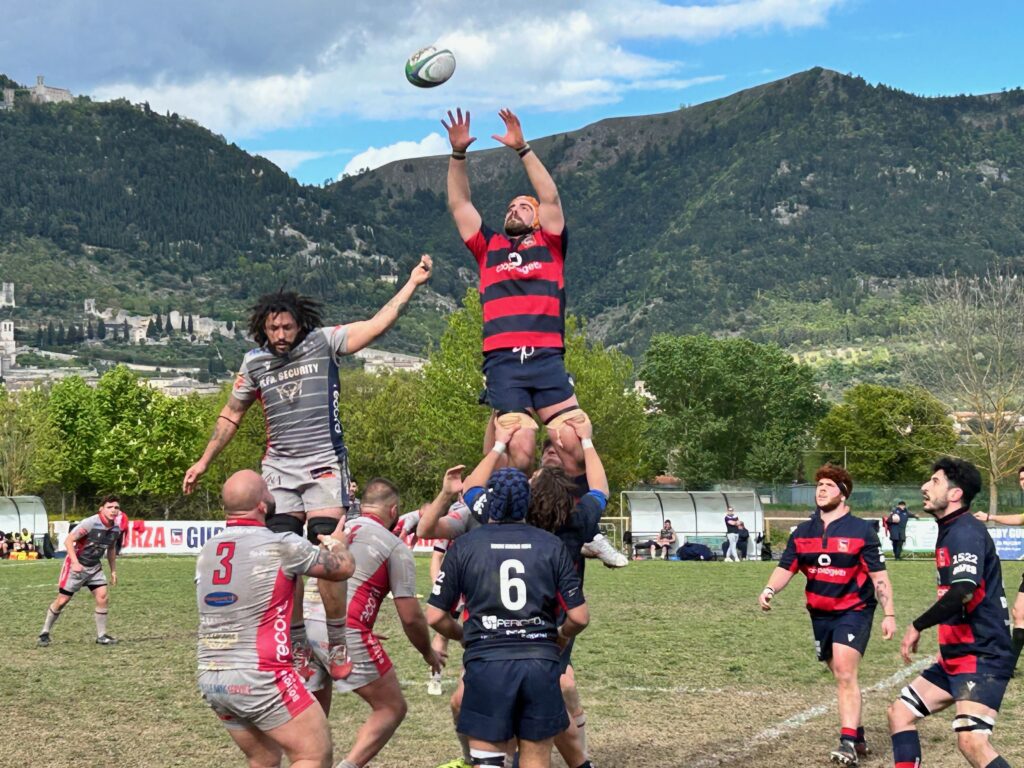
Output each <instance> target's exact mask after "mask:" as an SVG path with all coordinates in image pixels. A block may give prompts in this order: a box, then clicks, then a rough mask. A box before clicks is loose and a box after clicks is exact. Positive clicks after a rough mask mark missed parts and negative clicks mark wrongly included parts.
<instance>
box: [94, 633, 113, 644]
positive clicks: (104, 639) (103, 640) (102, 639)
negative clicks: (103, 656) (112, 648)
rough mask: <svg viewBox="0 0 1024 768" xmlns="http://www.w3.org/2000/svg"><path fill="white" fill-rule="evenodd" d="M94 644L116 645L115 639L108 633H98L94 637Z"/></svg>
mask: <svg viewBox="0 0 1024 768" xmlns="http://www.w3.org/2000/svg"><path fill="white" fill-rule="evenodd" d="M96 645H117V640H116V639H115V638H113V637H111V636H110V635H100V636H99V637H97V638H96Z"/></svg>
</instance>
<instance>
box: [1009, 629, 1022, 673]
mask: <svg viewBox="0 0 1024 768" xmlns="http://www.w3.org/2000/svg"><path fill="white" fill-rule="evenodd" d="M1012 637H1013V660H1014V663H1015V664H1016V661H1017V659H1019V658H1020V651H1021V648H1024V627H1014V628H1013V635H1012Z"/></svg>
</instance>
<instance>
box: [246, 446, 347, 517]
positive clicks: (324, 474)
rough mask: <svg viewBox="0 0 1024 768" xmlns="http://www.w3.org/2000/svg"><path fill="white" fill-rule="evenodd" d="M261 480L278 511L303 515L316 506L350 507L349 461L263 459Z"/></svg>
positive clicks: (323, 507) (321, 507) (343, 459)
mask: <svg viewBox="0 0 1024 768" xmlns="http://www.w3.org/2000/svg"><path fill="white" fill-rule="evenodd" d="M263 480H264V481H265V482H266V483H267V488H269V489H270V493H271V494H273V496H274V504H275V507H276V509H275V511H276V512H277V513H279V514H295V513H297V512H298V513H302V514H306V513H307V512H308V511H312V510H315V509H331V508H335V509H339V508H343V507H347V506H349V498H348V483H349V471H348V460H347V459H345V458H341V459H335V460H333V461H327V462H313V463H310V462H308V461H306V462H303V461H301V460H298V459H265V460H264V461H263Z"/></svg>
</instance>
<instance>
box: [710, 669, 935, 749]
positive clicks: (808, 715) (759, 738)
mask: <svg viewBox="0 0 1024 768" xmlns="http://www.w3.org/2000/svg"><path fill="white" fill-rule="evenodd" d="M934 661H935V658H934V656H929V657H928V658H926V659H920V660H918V661H916V662H914V663H913V664H911V665H910V666H908V667H904V668H903V669H901V670H899V671H898V672H895V673H893V674H892V675H890V676H889V677H887V678H885V679H884V680H879V681H878V682H877V683H875V684H874V685H872V686H870V687H869V688H863V689H861V693H864V694H870V693H878V692H879V691H884V690H886V689H888V688H894V687H896V686H897V685H899V684H900V683H902V682H903V681H904V680H906V679H907V678H909V677H911V676H912V675H915V674H917V673H918V672H920V671H921V670H922V669H924V668H925V667H927V666H929V665H931V664H933V663H934ZM835 706H836V703H835V701H832V702H830V703H828V704H817V705H815V706H813V707H809V708H807V709H805V710H804V711H803V712H797V713H796V714H795V715H791V716H790V717H787V718H786V719H785V720H783V721H782V722H780V723H776V724H775V725H773V726H770V727H768V728H765V729H764V730H763V731H761V732H760V733H759V734H757V735H756V736H754V738H752V739H751V740H750V741H749V742H748V746H747V748H746V749H744V750H743V751H742V752H741V753H739V754H729V755H723V756H722V757H712V758H710V759H706V760H701V761H698V762H696V763H693V765H692V766H691V768H714V766H719V765H723V764H725V763H733V762H735V761H736V760H737V759H739V758H741V757H743V756H745V755H748V754H750V753H751V752H753V751H754V749H755V748H757V747H758V746H760V745H762V744H764V743H765V742H770V741H775V740H776V739H778V738H779V737H780V736H783V735H785V734H786V733H789V732H790V731H795V730H796V729H798V728H800V727H801V726H803V725H805V724H806V723H808V722H810V721H811V720H813V719H814V718H816V717H821V716H822V715H824V714H827V713H828V711H829V710H831V709H834V708H835Z"/></svg>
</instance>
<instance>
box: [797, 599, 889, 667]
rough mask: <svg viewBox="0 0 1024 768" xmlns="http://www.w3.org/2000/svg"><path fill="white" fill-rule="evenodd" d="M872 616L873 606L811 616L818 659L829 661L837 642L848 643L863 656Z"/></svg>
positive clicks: (869, 637)
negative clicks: (861, 609)
mask: <svg viewBox="0 0 1024 768" xmlns="http://www.w3.org/2000/svg"><path fill="white" fill-rule="evenodd" d="M874 618H875V609H874V608H865V609H864V610H863V611H847V612H846V613H840V614H838V615H836V616H812V617H811V626H812V627H813V628H814V652H815V653H816V654H817V655H818V661H830V660H831V659H832V646H833V645H835V644H837V643H838V644H839V645H848V646H849V647H851V648H853V649H854V650H856V651H859V652H860V655H861V656H863V655H864V651H865V650H867V647H868V640H870V639H871V622H872V621H873V620H874Z"/></svg>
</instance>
